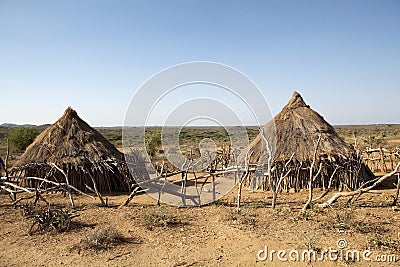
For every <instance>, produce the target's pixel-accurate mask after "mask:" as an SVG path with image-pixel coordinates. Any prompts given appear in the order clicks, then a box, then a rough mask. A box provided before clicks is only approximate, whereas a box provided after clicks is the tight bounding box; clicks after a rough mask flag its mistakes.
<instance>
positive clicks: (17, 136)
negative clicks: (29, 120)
mask: <svg viewBox="0 0 400 267" xmlns="http://www.w3.org/2000/svg"><path fill="white" fill-rule="evenodd" d="M38 134H39V130H38V129H37V128H34V127H16V128H12V129H11V130H10V131H9V133H8V140H9V141H10V143H11V145H13V146H14V147H15V148H17V149H19V150H25V148H27V147H28V146H29V145H30V144H31V143H32V142H33V140H35V138H36V136H37V135H38Z"/></svg>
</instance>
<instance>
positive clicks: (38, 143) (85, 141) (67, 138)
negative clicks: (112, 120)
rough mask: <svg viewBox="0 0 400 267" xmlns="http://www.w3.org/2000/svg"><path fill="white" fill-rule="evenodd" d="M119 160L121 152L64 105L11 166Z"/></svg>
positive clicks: (121, 156)
mask: <svg viewBox="0 0 400 267" xmlns="http://www.w3.org/2000/svg"><path fill="white" fill-rule="evenodd" d="M109 159H111V160H118V161H120V160H123V154H122V153H121V152H119V151H118V150H117V149H116V148H115V147H114V146H113V145H112V144H111V143H110V142H108V141H107V140H106V139H105V138H104V137H103V136H102V135H101V134H100V133H99V132H98V131H96V130H95V129H93V128H92V127H90V126H89V124H87V123H86V122H85V121H83V120H82V119H81V118H80V117H79V116H78V114H77V113H76V111H75V110H73V109H72V108H70V107H68V108H67V109H66V110H65V112H64V115H63V116H62V117H61V118H60V119H59V120H58V121H56V122H55V123H54V124H53V125H51V126H50V127H48V128H47V129H46V130H44V131H43V132H42V133H41V134H40V135H39V136H37V137H36V139H35V141H34V142H33V143H32V144H31V145H30V146H28V148H27V149H26V151H25V153H24V154H23V155H22V156H21V157H20V158H19V160H18V161H17V162H16V163H15V164H14V166H21V165H24V164H28V163H33V162H34V163H55V164H57V165H62V164H65V163H69V164H74V165H85V164H87V163H95V162H101V161H105V160H109Z"/></svg>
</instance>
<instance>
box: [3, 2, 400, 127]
mask: <svg viewBox="0 0 400 267" xmlns="http://www.w3.org/2000/svg"><path fill="white" fill-rule="evenodd" d="M188 61H214V62H220V63H223V64H227V65H229V66H232V67H234V68H236V69H238V70H240V71H242V72H243V73H244V74H246V75H247V76H249V77H250V78H251V79H252V80H253V81H254V82H255V83H256V84H257V85H258V86H259V87H260V89H261V90H262V92H263V93H264V95H265V96H266V98H267V100H268V102H269V103H270V106H271V109H272V112H273V113H274V114H276V113H277V112H279V111H280V109H281V108H282V107H283V106H284V105H285V104H286V102H287V101H288V100H289V99H290V97H291V95H292V92H293V90H298V91H299V92H300V93H301V94H302V95H303V97H304V99H305V100H306V102H307V103H308V104H310V105H311V107H312V108H313V109H315V110H316V111H318V112H320V113H321V115H323V116H324V117H325V118H326V119H327V120H328V121H329V122H330V123H332V124H365V123H400V120H399V118H400V116H399V115H400V108H399V107H400V97H399V96H400V94H399V93H400V1H397V0H394V1H387V0H382V1H378V0H375V1H368V0H361V1H357V0H352V1H320V0H318V1H285V0H284V1H244V0H242V1H206V0H203V1H191V0H185V1H184V0H181V1H172V0H171V1H170V0H160V1H149V0H143V1H18V0H10V1H4V0H0V93H1V94H0V99H1V102H0V103H1V111H0V124H1V123H5V122H12V123H32V124H44V123H53V122H54V121H55V120H57V119H58V118H59V117H60V116H61V115H62V113H63V110H64V109H65V108H66V107H67V106H72V107H73V108H75V109H76V110H77V111H78V114H80V115H81V117H82V118H83V119H85V120H86V121H87V122H88V123H90V124H91V125H93V126H116V125H122V124H123V121H124V117H125V112H126V110H127V107H128V105H129V102H130V100H131V98H132V97H133V95H134V93H135V91H136V90H137V89H138V88H139V87H140V85H141V84H142V83H143V82H144V81H146V80H147V79H148V78H149V77H151V76H152V75H154V74H155V73H157V72H159V71H161V70H163V69H165V68H167V67H169V66H172V65H176V64H179V63H183V62H188ZM207 90H208V89H207ZM207 90H205V92H206V91H207ZM186 93H187V94H188V96H189V95H190V94H191V93H190V88H189V89H188V90H187V92H186ZM182 94H185V92H183V93H182ZM221 97H223V96H221ZM183 98H184V97H183ZM161 115H162V114H161V113H160V116H161ZM155 123H157V122H155Z"/></svg>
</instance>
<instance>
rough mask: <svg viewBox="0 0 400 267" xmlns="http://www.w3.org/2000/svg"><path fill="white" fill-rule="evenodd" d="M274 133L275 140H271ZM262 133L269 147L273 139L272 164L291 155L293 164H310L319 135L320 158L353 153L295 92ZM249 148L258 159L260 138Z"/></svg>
mask: <svg viewBox="0 0 400 267" xmlns="http://www.w3.org/2000/svg"><path fill="white" fill-rule="evenodd" d="M274 127H275V128H274ZM274 131H276V132H275V134H276V136H275V137H272V136H271V135H273V134H274ZM264 133H265V135H266V136H267V137H268V139H269V140H270V141H271V144H273V143H275V142H273V141H274V138H276V139H275V140H276V147H275V157H274V159H275V160H288V159H289V158H290V157H291V156H292V154H293V152H294V153H295V154H294V157H293V159H294V160H297V161H307V160H312V158H313V155H314V150H315V147H316V143H317V140H318V136H319V135H321V141H320V144H319V148H318V155H320V156H322V155H326V156H330V157H334V158H344V159H346V158H348V157H350V156H351V154H353V153H354V152H355V151H354V150H353V149H352V148H351V147H350V146H349V145H348V144H347V143H345V142H344V141H343V139H341V138H340V137H339V136H338V135H337V133H336V131H335V129H334V128H333V127H332V126H331V125H330V124H329V123H328V122H326V121H325V120H324V118H323V117H322V116H321V115H319V114H318V113H317V112H315V111H314V110H312V109H311V108H310V106H309V105H307V104H306V103H305V102H304V100H303V98H302V97H301V95H300V94H299V93H298V92H294V93H293V96H292V98H291V99H290V100H289V102H288V103H287V104H286V106H285V107H284V108H283V109H282V111H281V112H280V113H279V114H278V115H276V116H275V118H274V120H273V121H270V122H269V123H268V124H267V125H266V126H265V127H264ZM250 146H251V147H252V148H253V151H254V154H255V157H256V158H257V159H258V157H259V155H260V154H261V151H262V147H263V140H262V137H261V136H260V135H259V136H257V137H256V139H255V140H254V141H253V142H252V143H251V144H250ZM257 155H258V156H257Z"/></svg>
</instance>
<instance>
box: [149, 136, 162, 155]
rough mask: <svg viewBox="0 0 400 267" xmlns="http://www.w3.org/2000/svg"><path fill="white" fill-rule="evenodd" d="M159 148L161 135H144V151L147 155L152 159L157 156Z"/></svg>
mask: <svg viewBox="0 0 400 267" xmlns="http://www.w3.org/2000/svg"><path fill="white" fill-rule="evenodd" d="M160 147H161V133H160V132H157V133H153V134H147V135H146V149H147V153H148V154H149V155H150V156H151V157H154V156H155V155H156V154H157V151H158V149H159V148H160Z"/></svg>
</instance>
